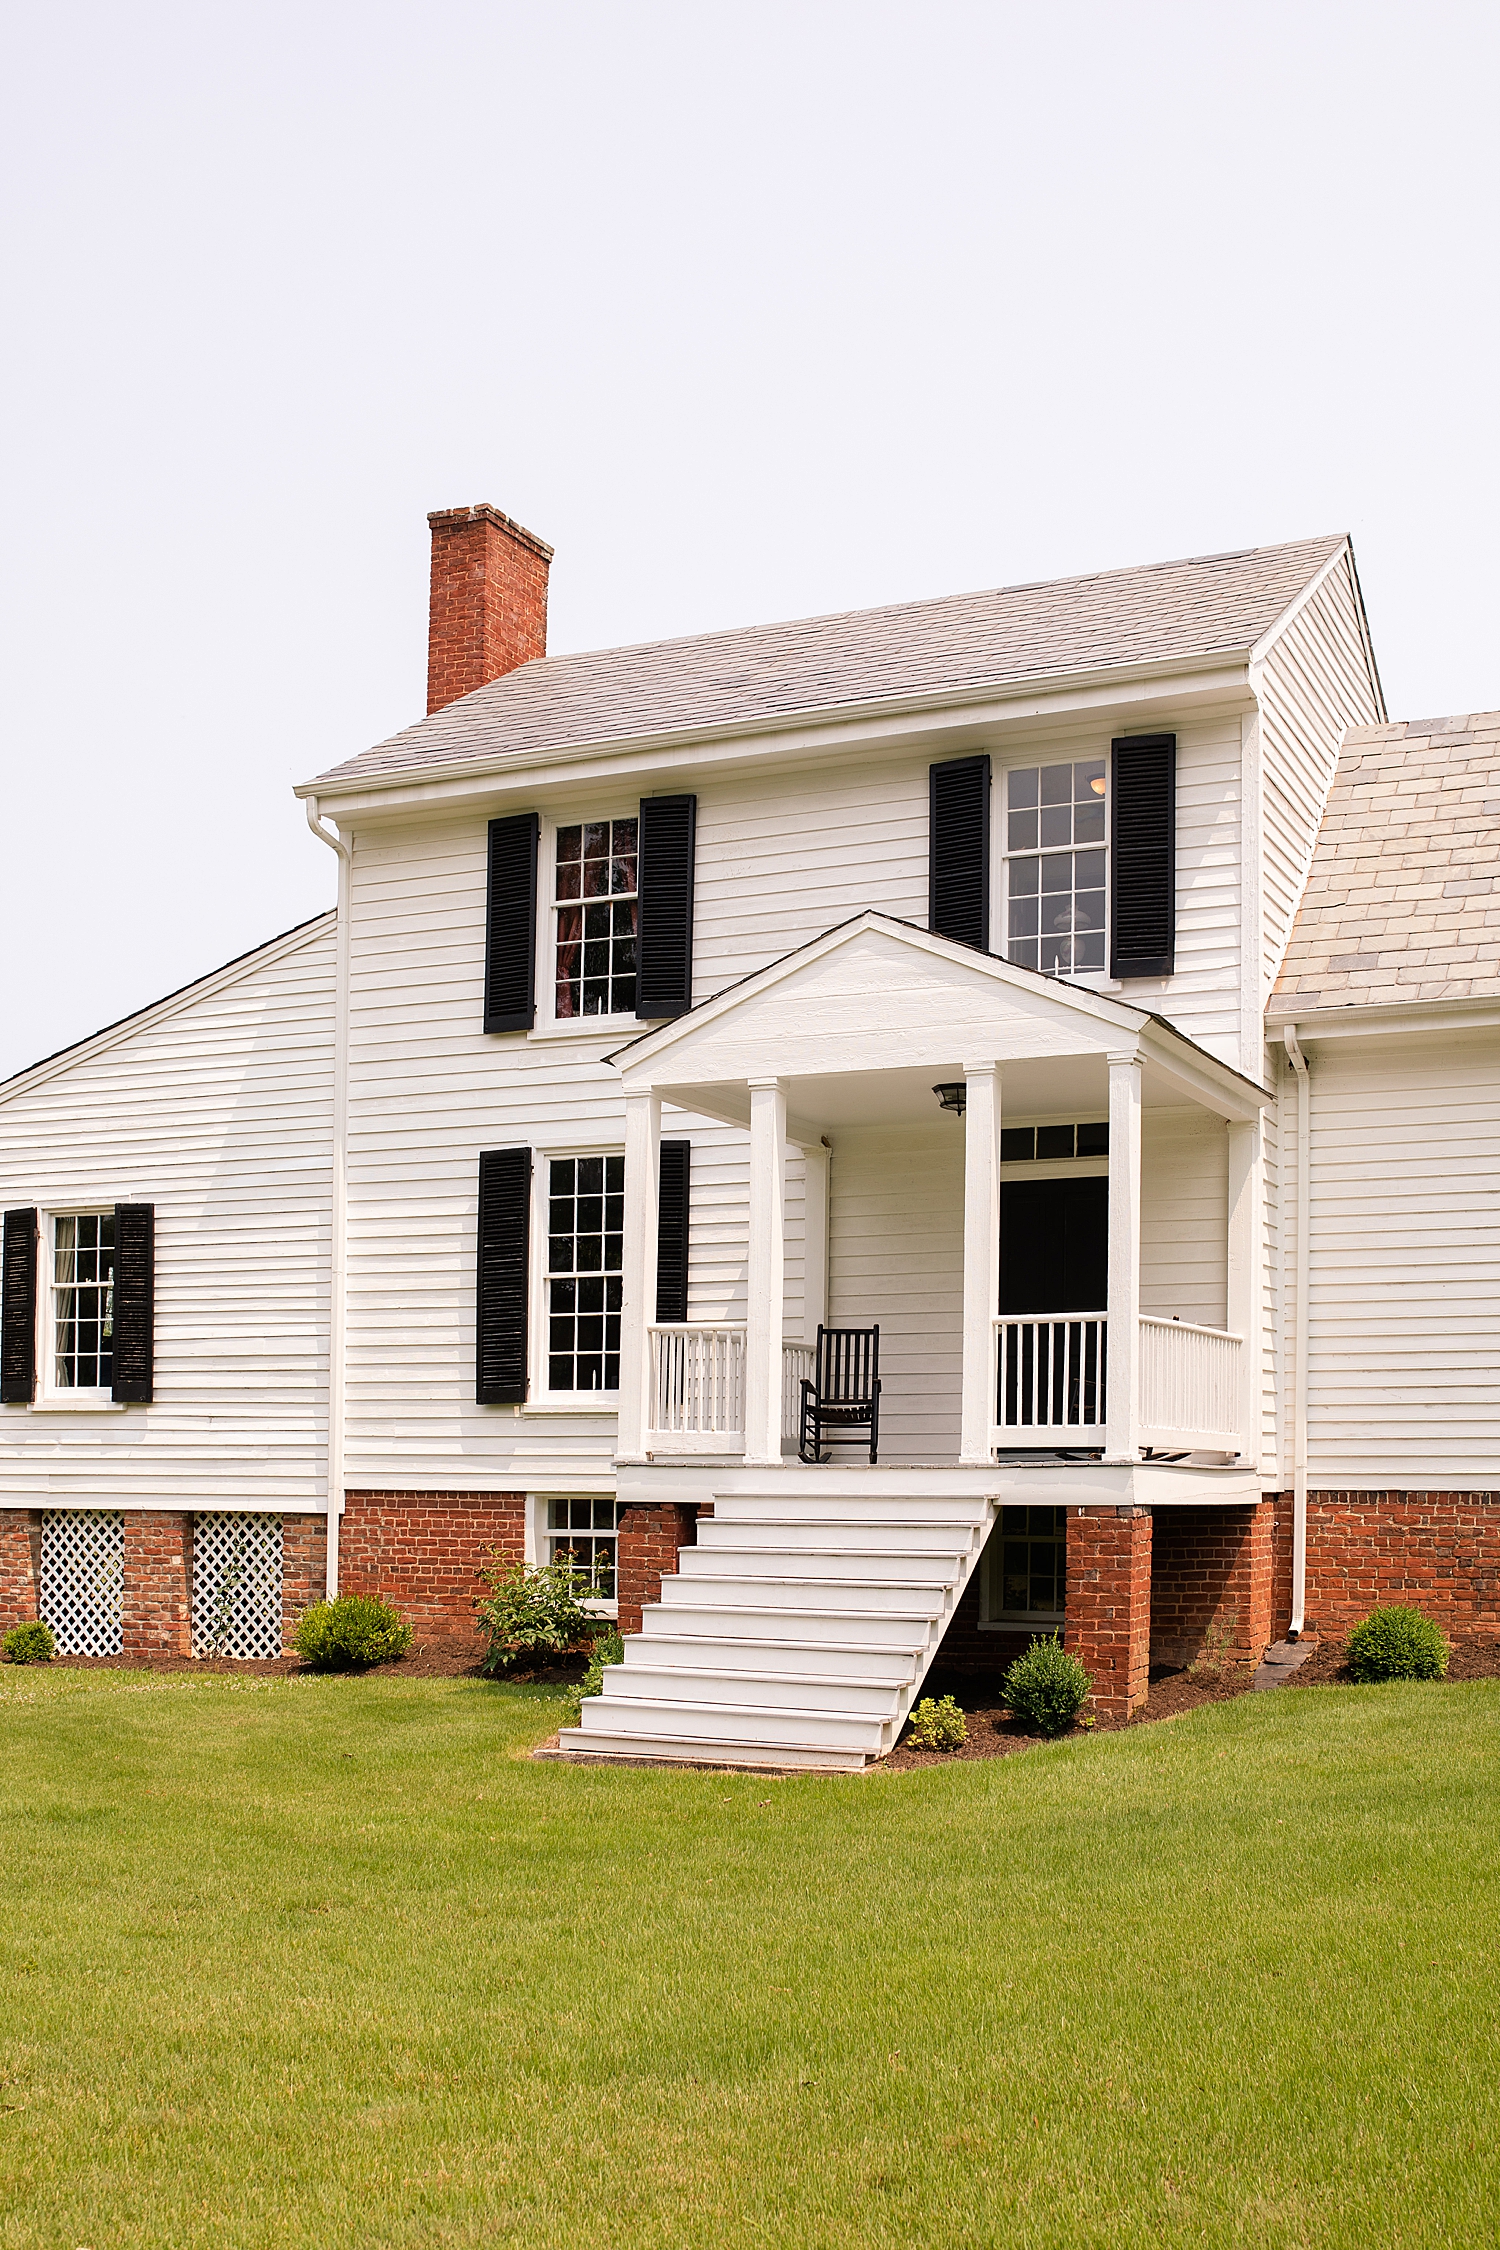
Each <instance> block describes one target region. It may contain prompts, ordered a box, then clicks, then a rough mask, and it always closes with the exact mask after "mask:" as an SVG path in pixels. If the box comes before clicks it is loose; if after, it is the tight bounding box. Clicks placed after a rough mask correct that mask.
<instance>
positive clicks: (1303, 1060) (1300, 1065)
mask: <svg viewBox="0 0 1500 2250" xmlns="http://www.w3.org/2000/svg"><path fill="white" fill-rule="evenodd" d="M1282 1038H1283V1039H1284V1041H1285V1043H1286V1052H1287V1060H1288V1062H1289V1063H1290V1064H1291V1066H1292V1068H1293V1070H1294V1071H1295V1072H1296V1074H1297V1229H1296V1231H1297V1246H1296V1256H1295V1259H1294V1263H1293V1273H1294V1276H1295V1288H1296V1293H1297V1307H1296V1313H1295V1316H1294V1319H1293V1324H1292V1621H1291V1624H1290V1625H1289V1626H1288V1628H1287V1636H1286V1637H1287V1639H1288V1640H1289V1641H1295V1640H1298V1639H1300V1637H1301V1634H1302V1613H1303V1610H1304V1608H1305V1606H1306V1601H1307V1358H1308V1344H1307V1325H1308V1324H1307V1312H1308V1306H1307V1295H1308V1281H1309V1275H1310V1272H1311V1267H1312V1256H1311V1242H1310V1236H1311V1232H1312V1181H1311V1179H1310V1178H1309V1176H1308V1173H1309V1165H1310V1161H1311V1155H1312V1078H1311V1075H1310V1073H1309V1071H1308V1067H1307V1057H1306V1055H1304V1054H1303V1052H1302V1049H1301V1048H1300V1047H1299V1046H1298V1044H1297V1026H1296V1025H1295V1024H1294V1023H1289V1024H1287V1025H1286V1026H1285V1027H1284V1029H1283V1032H1282Z"/></svg>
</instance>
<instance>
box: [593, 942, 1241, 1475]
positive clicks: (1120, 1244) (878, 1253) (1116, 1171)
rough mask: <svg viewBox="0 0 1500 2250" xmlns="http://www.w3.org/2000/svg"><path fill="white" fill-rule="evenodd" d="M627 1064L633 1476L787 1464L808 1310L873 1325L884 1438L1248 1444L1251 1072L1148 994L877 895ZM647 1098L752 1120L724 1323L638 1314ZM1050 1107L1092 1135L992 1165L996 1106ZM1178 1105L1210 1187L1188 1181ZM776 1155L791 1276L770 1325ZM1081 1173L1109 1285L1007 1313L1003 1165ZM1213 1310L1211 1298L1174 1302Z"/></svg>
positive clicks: (649, 1300)
mask: <svg viewBox="0 0 1500 2250" xmlns="http://www.w3.org/2000/svg"><path fill="white" fill-rule="evenodd" d="M617 1060H618V1062H619V1065H620V1068H621V1071H622V1075H623V1078H624V1081H625V1096H626V1113H627V1125H626V1198H625V1202H626V1214H627V1216H626V1225H627V1236H626V1243H625V1279H624V1316H623V1320H622V1337H621V1403H620V1426H619V1464H620V1469H621V1472H622V1493H623V1488H624V1472H625V1471H626V1470H634V1469H637V1468H645V1467H651V1468H656V1469H671V1468H678V1467H686V1466H687V1465H689V1464H691V1463H695V1462H697V1463H708V1462H713V1463H716V1464H719V1465H722V1466H725V1467H727V1466H730V1465H743V1466H746V1467H750V1468H753V1469H755V1470H757V1471H764V1470H767V1469H777V1470H779V1469H781V1468H783V1467H784V1466H786V1465H787V1464H788V1463H789V1461H790V1460H791V1459H792V1458H794V1457H795V1455H796V1451H797V1441H798V1435H799V1422H800V1392H801V1383H802V1380H803V1378H804V1377H808V1376H810V1375H811V1374H812V1372H813V1369H812V1359H813V1343H814V1338H815V1335H816V1329H817V1324H818V1322H819V1321H820V1320H827V1321H828V1322H829V1324H830V1325H848V1326H869V1325H873V1324H874V1323H876V1322H877V1321H878V1322H880V1324H881V1327H882V1391H883V1396H882V1419H883V1421H884V1423H885V1427H886V1430H887V1431H889V1432H893V1433H899V1432H901V1431H902V1430H903V1429H904V1430H905V1433H906V1435H905V1439H904V1442H895V1443H892V1442H888V1441H887V1440H886V1439H885V1438H883V1441H882V1446H881V1460H882V1462H886V1461H888V1460H894V1461H897V1462H900V1463H903V1464H904V1465H906V1466H910V1467H920V1468H938V1467H958V1466H964V1467H967V1468H978V1467H985V1466H991V1465H995V1464H998V1463H1001V1462H1004V1463H1007V1464H1009V1463H1010V1462H1011V1461H1012V1460H1013V1459H1015V1460H1017V1462H1019V1459H1020V1458H1021V1457H1024V1456H1027V1455H1033V1456H1035V1455H1039V1454H1049V1453H1064V1454H1068V1455H1070V1456H1082V1457H1092V1458H1093V1459H1094V1460H1096V1461H1097V1462H1099V1463H1103V1464H1111V1465H1114V1466H1121V1465H1130V1464H1134V1463H1137V1462H1140V1461H1141V1460H1142V1459H1143V1458H1145V1457H1148V1456H1149V1455H1151V1454H1152V1453H1160V1452H1171V1453H1176V1454H1179V1455H1191V1456H1193V1457H1195V1459H1196V1460H1198V1461H1200V1462H1202V1463H1203V1464H1204V1465H1208V1464H1210V1463H1212V1464H1221V1463H1226V1462H1238V1463H1240V1464H1242V1465H1244V1466H1247V1467H1253V1466H1254V1463H1255V1458H1256V1451H1257V1439H1256V1423H1257V1418H1258V1411H1259V1399H1258V1365H1257V1362H1258V1358H1259V1350H1258V1307H1257V1304H1256V1293H1255V1286H1254V1274H1255V1271H1256V1264H1257V1259H1256V1249H1257V1243H1258V1233H1259V1226H1260V1147H1259V1109H1260V1102H1261V1097H1260V1094H1259V1091H1258V1089H1256V1088H1254V1087H1252V1086H1250V1085H1249V1084H1248V1083H1247V1082H1246V1081H1245V1080H1243V1079H1242V1078H1240V1077H1239V1075H1238V1074H1237V1073H1236V1072H1234V1071H1233V1070H1231V1069H1229V1068H1228V1066H1226V1065H1224V1064H1222V1063H1219V1062H1218V1061H1217V1059H1216V1058H1214V1057H1212V1056H1210V1055H1207V1054H1206V1053H1204V1052H1203V1051H1202V1050H1201V1049H1199V1048H1196V1047H1194V1046H1193V1045H1192V1044H1191V1043H1190V1042H1189V1041H1187V1040H1186V1039H1183V1038H1182V1037H1180V1035H1178V1034H1177V1033H1175V1032H1173V1031H1171V1030H1170V1029H1168V1027H1166V1026H1165V1025H1163V1024H1161V1023H1159V1022H1158V1021H1157V1020H1156V1019H1154V1018H1151V1017H1149V1016H1147V1015H1145V1014H1144V1013H1143V1012H1142V1011H1140V1010H1137V1009H1134V1008H1131V1007H1128V1006H1127V1005H1125V1004H1124V1003H1122V1002H1120V1001H1118V1000H1115V999H1114V998H1112V997H1106V996H1104V995H1100V994H1096V993H1094V992H1088V991H1083V990H1080V989H1078V988H1074V987H1069V986H1065V985H1059V984H1057V983H1056V982H1055V981H1053V980H1047V979H1043V978H1041V977H1038V976H1036V975H1034V974H1032V973H1031V972H1028V971H1025V970H1020V969H1015V968H1012V967H1011V966H1010V965H1009V964H1007V963H1004V962H1000V961H996V960H993V959H991V958H990V957H989V956H985V955H979V954H974V953H971V952H969V951H968V950H967V949H966V948H964V947H961V946H957V945H954V944H951V943H950V942H948V941H946V940H943V939H939V938H933V937H930V936H929V935H928V934H927V933H925V932H921V931H914V930H911V929H910V928H908V926H907V925H905V924H901V923H895V922H891V921H889V920H888V919H886V918H884V917H881V916H876V915H867V916H863V917H861V918H860V919H859V920H858V921H857V922H855V923H852V924H850V925H847V926H846V927H845V928H844V929H842V930H839V931H835V932H832V933H830V934H829V936H828V937H826V938H824V939H821V940H819V941H818V942H817V943H816V944H815V945H813V946H809V947H806V948H804V949H803V950H802V952H801V953H799V954H795V955H793V956H791V957H790V959H789V960H788V961H787V962H784V963H781V964H778V966H777V967H776V968H775V969H772V970H768V971H765V972H763V973H762V975H761V976H759V977H756V978H751V979H749V980H747V982H746V984H744V985H742V986H740V987H739V988H737V990H735V991H734V992H732V993H730V994H727V995H725V996H723V998H722V999H721V1000H719V1001H716V1002H710V1003H708V1004H707V1005H706V1006H705V1007H701V1008H699V1009H697V1010H696V1011H694V1013H693V1014H692V1015H691V1016H689V1017H686V1018H684V1019H682V1021H681V1022H680V1023H677V1024H674V1025H672V1026H670V1027H668V1028H666V1029H665V1030H663V1031H660V1032H656V1033H653V1034H650V1035H648V1036H647V1037H646V1038H645V1039H643V1040H641V1041H639V1042H637V1043H636V1044H635V1046H633V1047H632V1048H630V1049H627V1050H626V1051H625V1052H624V1053H623V1054H622V1055H620V1056H619V1057H618V1058H617ZM938 1084H949V1085H952V1084H958V1085H961V1086H962V1088H963V1098H964V1103H965V1107H964V1113H963V1115H962V1116H961V1117H959V1116H957V1115H953V1114H951V1113H950V1114H946V1115H945V1114H944V1113H943V1112H942V1111H941V1110H940V1108H939V1105H938V1102H937V1099H936V1096H935V1094H934V1091H933V1088H934V1086H935V1085H938ZM664 1101H665V1102H670V1103H672V1104H674V1105H676V1106H679V1107H681V1108H683V1109H686V1110H689V1111H693V1112H696V1113H698V1114H700V1115H707V1116H710V1117H715V1118H721V1119H724V1120H725V1121H728V1122H733V1123H738V1124H741V1125H744V1126H747V1127H748V1131H749V1142H750V1184H749V1210H748V1224H747V1230H746V1242H745V1265H746V1273H747V1289H746V1302H745V1306H744V1317H743V1318H741V1319H723V1318H720V1319H716V1320H690V1321H688V1322H686V1323H676V1324H671V1325H662V1324H658V1323H657V1322H655V1320H654V1319H652V1318H650V1317H648V1314H649V1313H650V1312H653V1311H654V1309H655V1297H656V1275H655V1249H656V1239H657V1210H656V1197H657V1172H658V1159H657V1148H658V1143H659V1136H660V1130H661V1122H660V1121H661V1107H662V1103H663V1102H664ZM1059 1117H1072V1118H1077V1119H1092V1120H1095V1121H1097V1123H1098V1124H1099V1125H1103V1124H1105V1123H1106V1122H1107V1127H1108V1155H1107V1157H1097V1158H1095V1159H1093V1160H1091V1161H1087V1162H1075V1163H1064V1164H1058V1163H1046V1162H1042V1163H1034V1164H1031V1165H1024V1164H1017V1163H1005V1162H1004V1161H1003V1151H1002V1139H1001V1136H1002V1132H1003V1131H1004V1130H1005V1128H1006V1127H1007V1126H1013V1125H1016V1124H1018V1123H1025V1122H1028V1121H1034V1120H1037V1119H1043V1120H1055V1119H1057V1118H1059ZM1185 1119H1187V1121H1188V1123H1189V1124H1192V1122H1193V1121H1194V1120H1196V1125H1197V1128H1198V1129H1197V1130H1196V1131H1195V1132H1194V1133H1193V1134H1192V1136H1191V1141H1192V1147H1193V1149H1194V1150H1195V1151H1196V1152H1197V1153H1198V1159H1199V1161H1200V1169H1201V1166H1202V1164H1203V1163H1207V1164H1208V1172H1207V1174H1206V1175H1205V1177H1206V1178H1207V1179H1208V1180H1209V1182H1210V1186H1209V1187H1208V1188H1207V1189H1204V1188H1203V1185H1202V1183H1201V1182H1199V1183H1198V1185H1197V1186H1196V1187H1195V1185H1194V1183H1193V1182H1192V1181H1191V1180H1188V1179H1187V1177H1186V1170H1185V1167H1184V1163H1183V1158H1182V1150H1183V1148H1184V1146H1185V1145H1186V1144H1185V1142H1184V1139H1183V1130H1184V1120H1185ZM1174 1135H1175V1138H1174ZM792 1156H800V1167H799V1168H800V1174H801V1210H800V1219H801V1226H800V1237H801V1240H800V1248H801V1262H802V1273H801V1289H800V1299H801V1303H800V1316H801V1317H800V1320H799V1319H798V1317H797V1312H796V1310H795V1308H794V1310H793V1313H792V1316H791V1319H790V1321H789V1318H788V1307H787V1288H786V1263H787V1211H788V1198H787V1184H788V1164H789V1157H792ZM830 1158H831V1159H832V1165H833V1174H834V1188H833V1193H832V1197H831V1196H830ZM1143 1158H1147V1159H1151V1160H1152V1162H1153V1163H1154V1172H1153V1175H1152V1181H1151V1186H1152V1198H1153V1200H1152V1203H1151V1205H1150V1209H1149V1211H1148V1208H1147V1205H1146V1203H1145V1200H1144V1197H1143V1184H1144V1183H1143ZM1077 1175H1086V1176H1092V1177H1097V1178H1099V1180H1100V1197H1101V1208H1102V1199H1103V1197H1104V1195H1105V1193H1106V1192H1107V1212H1108V1221H1107V1237H1108V1242H1107V1261H1106V1260H1105V1259H1104V1257H1103V1255H1102V1246H1101V1264H1100V1271H1101V1278H1102V1280H1103V1287H1102V1289H1101V1291H1100V1300H1101V1301H1099V1302H1098V1303H1089V1304H1082V1305H1080V1304H1076V1303H1069V1304H1068V1309H1066V1310H1062V1311H1047V1310H1044V1309H1041V1308H1039V1307H1038V1306H1033V1305H1030V1304H1026V1303H1021V1304H1017V1303H1016V1302H1015V1293H1014V1289H1012V1292H1011V1296H1010V1299H1009V1301H1008V1302H1005V1309H1004V1310H1002V1303H1003V1302H1004V1300H1002V1294H1001V1273H1002V1258H1003V1257H1004V1255H1005V1244H1004V1240H1003V1229H1002V1224H1001V1201H1002V1189H1003V1183H1007V1182H1008V1181H1009V1180H1011V1179H1016V1178H1029V1179H1032V1180H1039V1179H1042V1178H1048V1179H1052V1178H1059V1177H1066V1176H1077ZM1106 1180H1107V1191H1106V1188H1105V1181H1106ZM841 1186H842V1187H844V1190H845V1192H844V1203H845V1205H846V1206H847V1208H845V1209H843V1210H841V1208H840V1194H839V1189H840V1187H841ZM1179 1191H1180V1193H1181V1197H1182V1202H1181V1210H1182V1213H1183V1216H1182V1219H1181V1223H1180V1224H1179V1223H1178V1219H1177V1216H1176V1208H1177V1206H1176V1201H1175V1199H1176V1198H1177V1197H1178V1195H1179ZM1190 1198H1191V1199H1193V1202H1192V1211H1191V1218H1190V1219H1189V1217H1188V1215H1187V1214H1188V1199H1190ZM1206 1198H1207V1200H1205V1199H1206ZM1209 1203H1212V1204H1214V1205H1216V1208H1215V1209H1213V1210H1212V1211H1210V1210H1209V1208H1208V1206H1209ZM856 1204H857V1206H858V1208H857V1211H856V1210H855V1209H854V1206H855V1205H856ZM913 1210H915V1211H916V1212H917V1214H918V1216H917V1219H916V1222H915V1231H914V1229H913V1226H912V1224H911V1222H910V1214H911V1212H912V1211H913ZM1148 1217H1149V1219H1150V1224H1151V1259H1150V1266H1149V1272H1148V1274H1147V1277H1146V1278H1147V1283H1148V1287H1147V1302H1146V1303H1143V1252H1144V1247H1145V1235H1146V1221H1147V1219H1148ZM1205 1228H1207V1230H1208V1232H1207V1235H1205ZM1215 1236H1216V1239H1215ZM1064 1301H1065V1302H1066V1301H1067V1300H1064ZM1205 1305H1207V1306H1209V1307H1210V1308H1211V1310H1212V1311H1213V1312H1216V1313H1217V1315H1218V1317H1217V1318H1212V1317H1210V1318H1207V1319H1205V1318H1201V1317H1199V1318H1194V1317H1192V1315H1193V1313H1194V1312H1200V1313H1201V1312H1202V1311H1203V1309H1204V1308H1205ZM893 1308H895V1309H894V1314H893ZM1220 1308H1222V1310H1220ZM883 1315H884V1317H882V1316H883ZM1185 1315H1186V1317H1185ZM944 1400H946V1401H947V1408H946V1411H947V1412H948V1413H949V1414H950V1415H951V1426H945V1425H944V1421H943V1415H944V1411H945V1409H944V1407H943V1405H942V1403H941V1402H942V1401H944ZM839 1458H842V1459H843V1460H845V1461H846V1462H847V1461H848V1459H849V1456H848V1455H842V1456H839Z"/></svg>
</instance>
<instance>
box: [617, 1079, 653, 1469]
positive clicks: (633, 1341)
mask: <svg viewBox="0 0 1500 2250" xmlns="http://www.w3.org/2000/svg"><path fill="white" fill-rule="evenodd" d="M660 1194H661V1096H660V1095H659V1094H632V1093H627V1094H626V1096H625V1241H624V1245H623V1248H624V1260H625V1273H624V1288H623V1291H622V1294H621V1307H620V1419H619V1434H618V1436H617V1438H616V1440H615V1457H616V1459H617V1460H621V1461H642V1460H644V1459H645V1448H646V1432H647V1430H648V1429H649V1428H650V1426H651V1398H650V1392H651V1324H652V1322H653V1321H654V1320H655V1318H656V1227H657V1204H658V1201H659V1199H660Z"/></svg>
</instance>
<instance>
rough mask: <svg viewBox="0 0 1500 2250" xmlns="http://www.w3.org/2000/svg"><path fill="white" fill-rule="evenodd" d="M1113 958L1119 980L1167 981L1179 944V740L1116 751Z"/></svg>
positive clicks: (1155, 740)
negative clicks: (1150, 979) (1160, 978)
mask: <svg viewBox="0 0 1500 2250" xmlns="http://www.w3.org/2000/svg"><path fill="white" fill-rule="evenodd" d="M1111 749H1112V751H1113V753H1114V755H1113V758H1112V760H1111V767H1110V778H1109V795H1110V806H1111V812H1110V855H1109V856H1110V894H1111V895H1110V917H1109V926H1110V950H1109V973H1110V975H1111V976H1115V977H1166V976H1170V975H1171V973H1172V960H1173V954H1174V952H1175V948H1176V940H1177V737H1176V735H1175V734H1127V735H1124V736H1122V737H1121V739H1120V740H1119V741H1117V742H1115V743H1112V744H1111Z"/></svg>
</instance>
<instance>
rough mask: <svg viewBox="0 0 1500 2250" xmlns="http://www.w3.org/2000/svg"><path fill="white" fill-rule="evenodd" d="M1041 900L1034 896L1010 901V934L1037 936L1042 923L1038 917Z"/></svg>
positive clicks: (1013, 935) (1014, 935)
mask: <svg viewBox="0 0 1500 2250" xmlns="http://www.w3.org/2000/svg"><path fill="white" fill-rule="evenodd" d="M1038 905H1039V902H1038V901H1037V900H1036V899H1034V898H1013V899H1012V900H1011V902H1010V934H1011V936H1012V937H1035V936H1036V934H1037V931H1038V930H1039V929H1040V927H1041V924H1040V922H1039V920H1038V918H1037V916H1038Z"/></svg>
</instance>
